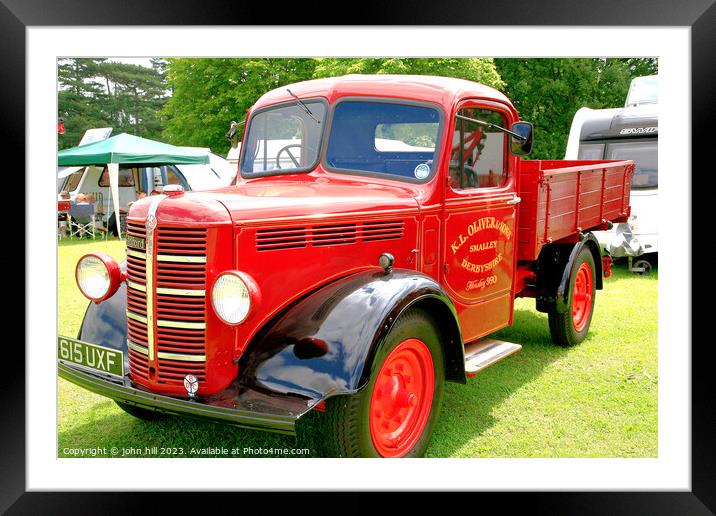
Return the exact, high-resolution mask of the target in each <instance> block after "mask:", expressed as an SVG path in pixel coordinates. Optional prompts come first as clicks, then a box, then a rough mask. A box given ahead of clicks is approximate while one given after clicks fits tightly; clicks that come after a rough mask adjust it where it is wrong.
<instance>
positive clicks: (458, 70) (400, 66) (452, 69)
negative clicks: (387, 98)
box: [314, 57, 504, 88]
mask: <svg viewBox="0 0 716 516" xmlns="http://www.w3.org/2000/svg"><path fill="white" fill-rule="evenodd" d="M317 61H318V65H317V66H316V70H315V72H314V77H331V76H335V75H345V74H351V73H364V74H415V75H441V76H444V77H457V78H459V79H467V80H469V81H475V82H481V83H483V84H486V85H488V86H492V87H493V88H501V87H502V86H504V83H503V81H502V79H501V78H500V74H499V73H498V72H497V69H496V68H495V61H494V60H493V59H481V58H424V57H418V58H413V57H392V58H357V59H356V58H342V57H341V58H321V59H318V60H317Z"/></svg>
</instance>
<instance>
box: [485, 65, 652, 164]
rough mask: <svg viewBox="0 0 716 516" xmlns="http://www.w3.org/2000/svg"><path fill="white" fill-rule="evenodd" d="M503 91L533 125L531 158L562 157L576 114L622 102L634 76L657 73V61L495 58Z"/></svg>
mask: <svg viewBox="0 0 716 516" xmlns="http://www.w3.org/2000/svg"><path fill="white" fill-rule="evenodd" d="M495 63H496V65H497V70H498V72H499V74H500V76H501V77H502V79H503V80H504V81H505V87H504V91H505V93H506V95H507V96H508V97H509V98H510V99H511V100H512V102H513V103H514V105H515V107H516V108H517V111H518V112H519V113H520V118H522V119H523V120H528V121H530V122H532V123H533V124H534V125H535V144H534V152H533V155H532V157H533V158H535V159H561V158H563V157H564V151H565V149H566V146H567V137H568V136H569V129H570V127H571V124H572V119H573V118H574V114H575V113H576V112H577V110H578V109H579V108H581V107H590V108H593V109H602V108H614V107H621V106H623V105H624V101H625V100H626V95H627V92H628V90H629V83H630V82H631V79H632V78H634V77H638V76H641V75H651V74H655V73H658V63H657V60H656V59H634V58H631V59H591V58H581V59H551V58H531V59H524V58H522V59H496V60H495Z"/></svg>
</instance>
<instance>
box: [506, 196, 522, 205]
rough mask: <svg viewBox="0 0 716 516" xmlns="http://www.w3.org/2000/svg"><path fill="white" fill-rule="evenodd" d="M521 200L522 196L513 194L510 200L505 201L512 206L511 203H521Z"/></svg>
mask: <svg viewBox="0 0 716 516" xmlns="http://www.w3.org/2000/svg"><path fill="white" fill-rule="evenodd" d="M521 202H522V198H521V197H519V196H518V195H515V196H514V197H513V198H512V200H509V201H507V204H508V205H509V206H512V205H514V204H519V203H521Z"/></svg>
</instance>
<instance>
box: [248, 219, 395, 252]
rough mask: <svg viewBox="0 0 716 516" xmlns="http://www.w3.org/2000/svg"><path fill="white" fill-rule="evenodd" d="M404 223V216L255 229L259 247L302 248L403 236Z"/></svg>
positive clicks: (269, 248) (392, 238) (274, 248)
mask: <svg viewBox="0 0 716 516" xmlns="http://www.w3.org/2000/svg"><path fill="white" fill-rule="evenodd" d="M404 227H405V223H404V222H403V221H402V220H390V221H379V222H359V223H355V224H322V225H317V226H309V227H283V228H273V229H260V230H258V231H257V232H256V250H258V251H272V250H281V249H300V248H303V247H326V246H331V245H345V244H355V243H358V242H376V241H380V240H394V239H398V238H402V236H403V231H404Z"/></svg>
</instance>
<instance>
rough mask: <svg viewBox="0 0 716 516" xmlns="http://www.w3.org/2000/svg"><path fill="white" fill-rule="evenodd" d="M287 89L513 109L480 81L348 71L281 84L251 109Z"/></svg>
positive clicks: (305, 94)
mask: <svg viewBox="0 0 716 516" xmlns="http://www.w3.org/2000/svg"><path fill="white" fill-rule="evenodd" d="M287 90H291V93H293V94H294V95H296V96H298V97H299V98H301V99H304V98H310V97H325V98H326V99H328V101H329V102H333V100H335V99H337V98H340V97H350V96H366V97H371V96H372V97H392V98H403V99H410V100H416V101H422V102H433V103H436V104H440V105H442V106H444V107H445V106H450V105H452V104H453V103H455V102H458V101H460V100H462V99H465V98H482V99H488V100H495V101H499V102H502V103H504V104H506V105H507V106H509V107H510V108H511V109H512V110H514V107H513V106H512V103H511V102H510V100H509V99H508V98H507V97H506V96H505V95H504V94H503V93H501V92H499V91H498V90H496V89H494V88H491V87H490V86H486V85H484V84H480V83H477V82H472V81H466V80H463V79H455V78H452V77H437V76H432V75H389V74H385V75H382V74H381V75H362V74H351V75H344V76H341V77H329V78H325V79H314V80H310V81H303V82H298V83H294V84H289V85H286V86H281V87H280V88H276V89H273V90H271V91H269V92H267V93H265V94H264V95H262V96H261V97H260V98H259V99H258V100H257V101H256V104H254V106H253V109H258V108H262V107H266V106H270V105H273V104H277V103H280V102H287V101H292V100H295V98H294V97H293V96H292V95H291V94H290V93H289V92H288V91H287Z"/></svg>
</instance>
